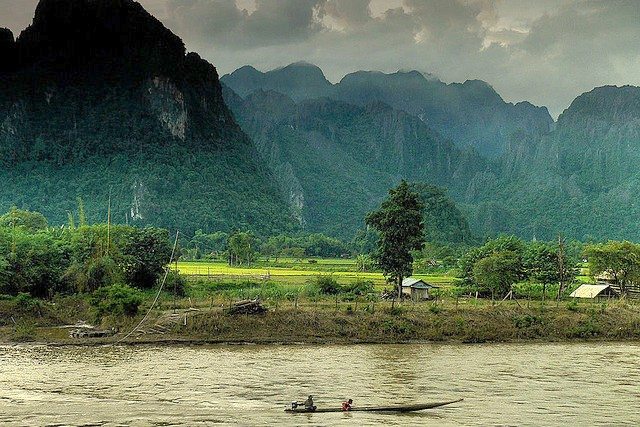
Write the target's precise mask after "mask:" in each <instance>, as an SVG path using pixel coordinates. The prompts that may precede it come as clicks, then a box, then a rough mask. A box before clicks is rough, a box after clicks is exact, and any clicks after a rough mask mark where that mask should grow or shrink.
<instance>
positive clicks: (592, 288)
mask: <svg viewBox="0 0 640 427" xmlns="http://www.w3.org/2000/svg"><path fill="white" fill-rule="evenodd" d="M610 287H611V286H609V285H580V287H579V288H578V289H576V290H575V291H573V292H571V295H570V296H571V297H573V298H595V297H597V296H598V295H600V294H601V293H603V292H604V291H606V290H607V289H608V288H610Z"/></svg>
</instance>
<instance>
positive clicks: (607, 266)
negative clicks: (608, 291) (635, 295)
mask: <svg viewBox="0 0 640 427" xmlns="http://www.w3.org/2000/svg"><path fill="white" fill-rule="evenodd" d="M585 254H586V255H587V258H588V259H589V271H590V272H591V274H592V275H593V276H598V275H600V274H607V275H609V277H611V278H612V279H613V280H614V281H615V282H616V284H617V285H618V286H619V287H620V292H622V294H623V295H626V294H627V292H628V289H629V286H631V285H635V284H638V283H640V245H637V244H634V243H631V242H614V241H612V242H607V243H601V244H596V245H589V246H587V248H586V250H585Z"/></svg>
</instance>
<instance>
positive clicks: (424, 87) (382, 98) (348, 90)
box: [222, 63, 553, 158]
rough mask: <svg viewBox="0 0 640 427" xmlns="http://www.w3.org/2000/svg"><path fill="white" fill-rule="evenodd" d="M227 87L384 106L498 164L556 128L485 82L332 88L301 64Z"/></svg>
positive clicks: (367, 82) (542, 113)
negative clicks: (527, 139) (509, 150)
mask: <svg viewBox="0 0 640 427" xmlns="http://www.w3.org/2000/svg"><path fill="white" fill-rule="evenodd" d="M222 82H223V83H224V84H225V85H227V86H229V87H230V88H231V89H232V90H234V91H235V92H236V93H238V94H239V95H241V96H246V95H248V94H250V93H251V92H253V91H256V90H275V91H277V92H280V93H283V94H286V95H288V96H290V97H291V98H292V99H294V100H295V101H299V100H302V99H314V98H319V97H331V98H334V99H338V100H342V101H346V102H349V103H352V104H357V105H366V104H368V103H371V102H375V101H378V102H383V103H385V104H388V105H389V106H391V107H393V108H396V109H399V110H403V111H406V112H408V113H409V114H412V115H414V116H416V117H419V118H420V119H421V120H423V121H424V122H425V123H426V124H427V125H428V126H430V127H431V128H432V129H434V130H436V131H438V132H439V133H441V134H442V135H444V136H445V137H449V138H451V140H452V141H453V142H454V143H455V144H456V145H457V146H458V147H462V148H463V147H467V146H471V147H473V148H475V149H476V150H477V151H478V152H479V153H480V154H482V155H485V156H487V157H492V158H495V157H498V156H500V155H501V154H503V153H504V150H505V147H506V145H507V144H508V142H509V140H510V138H511V137H512V135H514V134H516V133H521V134H524V135H530V136H536V137H537V136H539V135H544V134H546V133H548V132H549V131H550V129H551V127H552V124H553V119H552V118H551V116H550V115H549V112H548V111H547V109H546V107H536V106H534V105H532V104H530V103H528V102H521V103H518V104H515V105H514V104H512V103H506V102H504V100H503V99H502V98H501V97H500V95H498V94H497V93H496V91H495V90H494V89H493V88H492V87H491V86H489V85H488V84H487V83H485V82H483V81H480V80H469V81H466V82H465V83H462V84H460V83H452V84H445V83H443V82H441V81H440V80H437V79H435V78H433V77H429V78H427V77H425V76H424V75H423V74H422V73H419V72H417V71H408V72H397V73H392V74H385V73H381V72H372V71H358V72H355V73H352V74H348V75H347V76H345V77H344V78H343V79H342V80H341V81H340V82H339V83H338V84H336V85H331V84H330V83H329V82H328V81H327V80H326V79H325V77H324V74H323V73H322V71H321V70H320V69H319V68H318V67H316V66H313V65H310V64H306V63H295V64H291V65H288V66H287V67H284V68H280V69H277V70H273V71H269V72H266V73H262V72H260V71H258V70H256V69H254V68H251V67H242V68H240V69H238V70H236V71H234V72H233V73H231V74H228V75H226V76H223V77H222Z"/></svg>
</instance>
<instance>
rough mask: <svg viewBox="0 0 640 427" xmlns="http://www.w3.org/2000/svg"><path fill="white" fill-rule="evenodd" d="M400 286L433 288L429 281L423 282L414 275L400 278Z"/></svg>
mask: <svg viewBox="0 0 640 427" xmlns="http://www.w3.org/2000/svg"><path fill="white" fill-rule="evenodd" d="M402 287H403V288H418V289H429V288H435V286H433V285H432V284H430V283H427V282H425V281H424V280H422V279H416V278H415V277H407V278H405V279H402Z"/></svg>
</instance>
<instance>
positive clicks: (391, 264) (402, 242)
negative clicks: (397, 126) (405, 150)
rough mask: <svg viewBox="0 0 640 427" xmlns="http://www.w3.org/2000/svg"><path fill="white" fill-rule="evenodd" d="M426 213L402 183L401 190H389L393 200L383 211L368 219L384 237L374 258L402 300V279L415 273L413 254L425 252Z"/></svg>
mask: <svg viewBox="0 0 640 427" xmlns="http://www.w3.org/2000/svg"><path fill="white" fill-rule="evenodd" d="M423 209H424V204H423V203H422V200H421V199H420V196H419V195H418V194H417V193H415V192H413V191H411V189H410V188H409V184H408V183H407V182H406V181H405V180H402V182H400V184H399V185H398V187H396V188H394V189H391V190H389V197H387V199H385V200H384V201H383V202H382V205H381V206H380V208H379V209H378V210H376V211H373V212H370V213H369V214H368V215H367V217H366V219H365V222H366V223H367V225H370V226H371V227H373V228H375V229H376V230H378V232H379V233H380V238H379V239H378V248H377V250H376V252H375V253H374V255H373V258H374V260H375V262H376V264H377V265H378V266H379V267H380V268H381V269H382V273H383V274H384V275H385V277H386V278H387V280H388V281H390V282H395V284H396V286H397V289H398V296H400V295H402V279H403V278H404V277H407V276H410V275H411V274H412V273H413V256H412V254H411V252H412V251H418V250H420V249H422V246H423V244H424V235H423V231H424V223H423V220H422V210H423Z"/></svg>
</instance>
